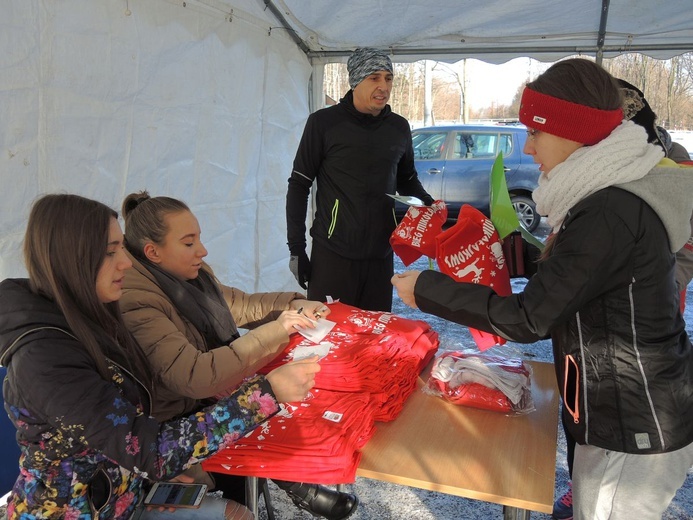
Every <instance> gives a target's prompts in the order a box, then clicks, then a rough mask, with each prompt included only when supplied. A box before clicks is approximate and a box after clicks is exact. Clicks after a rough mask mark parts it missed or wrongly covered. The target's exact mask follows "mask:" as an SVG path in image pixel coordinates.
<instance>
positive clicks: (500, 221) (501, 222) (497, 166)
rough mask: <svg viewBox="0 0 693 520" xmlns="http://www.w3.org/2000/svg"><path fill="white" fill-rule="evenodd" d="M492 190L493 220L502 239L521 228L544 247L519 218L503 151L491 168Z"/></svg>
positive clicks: (540, 246) (528, 236) (529, 237)
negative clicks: (508, 182) (508, 180)
mask: <svg viewBox="0 0 693 520" xmlns="http://www.w3.org/2000/svg"><path fill="white" fill-rule="evenodd" d="M489 186H490V191H491V193H490V194H489V201H490V208H491V222H493V225H494V227H495V228H496V231H498V235H499V236H500V238H501V240H502V239H504V238H505V237H507V236H508V235H509V234H510V233H512V232H513V231H516V230H519V231H520V233H521V234H522V237H523V238H524V239H525V240H526V241H527V242H529V243H530V244H534V245H535V246H537V247H538V248H539V249H544V243H543V242H541V241H540V240H539V239H538V238H537V237H535V236H534V235H532V233H530V232H529V231H527V229H526V228H525V227H524V226H523V225H521V224H520V220H519V219H518V218H517V213H516V212H515V208H514V207H513V204H512V202H511V201H510V194H509V193H508V184H507V183H506V182H505V171H504V170H503V152H500V153H499V154H498V156H497V157H496V161H495V162H494V163H493V168H491V182H489Z"/></svg>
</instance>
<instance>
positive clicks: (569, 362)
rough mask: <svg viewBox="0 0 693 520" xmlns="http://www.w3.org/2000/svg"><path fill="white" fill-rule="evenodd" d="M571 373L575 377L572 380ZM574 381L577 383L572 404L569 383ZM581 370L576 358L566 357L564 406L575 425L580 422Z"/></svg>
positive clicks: (568, 355) (573, 390)
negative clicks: (571, 380)
mask: <svg viewBox="0 0 693 520" xmlns="http://www.w3.org/2000/svg"><path fill="white" fill-rule="evenodd" d="M571 372H572V374H573V377H572V378H571V377H570V375H571ZM570 379H573V380H574V381H575V388H573V389H572V395H573V402H572V403H571V402H570V395H569V393H568V381H569V380H570ZM579 396H580V369H579V368H578V364H577V361H575V358H574V357H573V356H572V355H570V354H567V355H566V357H565V367H564V372H563V406H565V409H566V410H567V411H568V413H569V414H570V416H571V417H572V418H573V421H574V422H575V424H578V423H579V422H580V397H579Z"/></svg>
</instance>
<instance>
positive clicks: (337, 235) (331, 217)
mask: <svg viewBox="0 0 693 520" xmlns="http://www.w3.org/2000/svg"><path fill="white" fill-rule="evenodd" d="M315 179H317V192H316V212H315V220H314V222H313V226H312V228H311V230H310V234H311V236H312V237H313V240H315V241H317V242H319V243H320V244H322V245H323V246H325V247H327V248H328V249H330V250H332V251H334V252H335V253H337V254H339V255H342V256H344V257H347V258H353V259H377V258H384V257H386V256H387V255H388V254H389V253H390V251H391V249H390V242H389V239H390V235H391V234H392V231H393V230H394V229H395V226H396V221H395V217H394V200H393V199H392V198H390V197H388V196H387V194H388V193H389V194H395V192H397V193H399V194H401V195H414V196H416V197H419V198H421V199H422V200H423V201H424V202H426V203H431V202H433V199H432V198H431V196H430V195H428V193H426V191H425V190H424V189H423V187H422V186H421V183H420V182H419V178H418V176H417V174H416V169H415V168H414V152H413V149H412V141H411V131H410V129H409V124H408V123H407V120H406V119H404V118H403V117H401V116H399V115H397V114H395V113H393V112H392V111H391V110H390V106H389V105H386V106H385V108H384V109H383V111H382V112H381V113H380V114H379V115H378V116H375V117H374V116H372V115H370V114H363V113H361V112H359V111H358V110H356V108H355V107H354V103H353V95H352V91H349V92H347V94H346V96H344V98H343V99H341V100H340V102H339V104H338V105H335V106H333V107H329V108H324V109H322V110H318V111H317V112H314V113H313V114H311V115H310V116H309V117H308V121H307V122H306V126H305V129H304V131H303V137H302V138H301V143H300V145H299V147H298V151H297V152H296V158H295V159H294V165H293V171H292V173H291V177H290V178H289V188H288V192H287V196H286V226H287V234H288V244H289V250H290V251H291V253H292V254H294V255H296V254H299V253H300V252H301V251H305V248H306V225H305V222H306V211H307V208H308V195H309V192H310V187H311V185H312V183H313V181H314V180H315Z"/></svg>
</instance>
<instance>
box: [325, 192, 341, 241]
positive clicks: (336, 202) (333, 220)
mask: <svg viewBox="0 0 693 520" xmlns="http://www.w3.org/2000/svg"><path fill="white" fill-rule="evenodd" d="M338 214H339V199H335V200H334V205H333V206H332V216H331V218H330V227H329V229H328V230H327V238H328V239H329V238H332V233H334V228H335V227H336V226H337V215H338Z"/></svg>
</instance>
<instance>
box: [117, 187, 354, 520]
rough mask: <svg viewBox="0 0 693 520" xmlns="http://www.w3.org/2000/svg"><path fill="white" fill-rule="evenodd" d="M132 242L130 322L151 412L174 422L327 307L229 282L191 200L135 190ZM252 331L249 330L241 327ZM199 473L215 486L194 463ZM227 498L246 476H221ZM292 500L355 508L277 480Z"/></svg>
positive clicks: (343, 496)
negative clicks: (147, 376)
mask: <svg viewBox="0 0 693 520" xmlns="http://www.w3.org/2000/svg"><path fill="white" fill-rule="evenodd" d="M123 216H124V218H125V241H126V246H127V249H128V251H129V253H130V254H131V256H132V261H133V269H131V270H130V271H128V273H127V274H126V277H125V281H124V291H123V297H122V300H121V308H122V311H123V317H124V320H125V323H126V325H127V327H128V328H129V329H130V330H131V331H132V333H133V334H134V336H135V338H136V339H137V341H138V342H139V344H140V346H141V347H142V349H143V350H144V351H145V353H146V355H147V358H148V360H149V363H150V366H151V367H152V370H153V372H154V377H155V384H157V395H156V397H155V403H154V407H153V414H154V416H155V417H156V418H157V419H159V420H162V421H163V420H168V419H170V418H171V417H176V416H178V415H180V414H183V413H188V412H189V411H191V410H196V409H198V408H200V407H201V406H202V405H203V404H205V403H206V402H208V400H213V399H215V398H218V397H220V396H222V395H225V394H226V393H227V392H229V391H231V390H233V389H234V388H236V387H237V386H238V385H239V384H240V383H241V382H242V381H243V379H244V378H246V377H248V376H251V375H253V374H255V373H256V372H257V370H258V369H259V368H261V367H262V366H264V365H265V364H267V363H268V362H269V361H271V360H272V359H274V358H275V357H276V356H277V355H278V354H279V353H280V352H281V351H282V350H283V349H284V348H285V347H286V345H287V344H288V342H289V335H290V334H291V333H293V332H295V331H296V329H297V328H302V327H313V326H314V325H313V324H312V323H311V321H310V320H309V319H308V318H311V319H317V318H319V317H320V316H326V315H327V314H329V309H328V308H327V306H325V305H323V303H322V302H315V301H309V300H306V299H305V297H304V296H303V295H302V294H300V293H294V292H271V293H255V294H249V293H245V292H243V291H241V290H240V289H237V288H234V287H227V286H224V285H222V284H221V283H220V282H219V281H218V280H217V279H216V278H215V277H214V273H213V272H212V270H211V268H210V267H209V266H208V265H207V264H206V263H205V262H204V261H203V258H204V257H205V256H207V250H206V249H205V247H204V245H203V244H202V242H201V241H200V233H201V231H200V226H199V223H198V221H197V219H196V218H195V216H194V215H193V213H192V212H191V211H190V209H189V208H188V207H187V205H186V204H185V203H183V202H182V201H179V200H177V199H172V198H169V197H150V196H149V194H148V193H147V192H141V193H133V194H131V195H129V196H127V197H126V198H125V201H124V202H123ZM239 327H240V328H243V329H248V332H246V333H245V334H243V335H240V334H239V333H238V328H239ZM192 476H193V477H194V478H195V480H197V481H200V480H203V481H205V480H206V481H207V483H211V482H210V479H209V475H205V474H204V472H203V471H202V470H201V468H199V467H197V468H194V475H192ZM214 479H215V480H216V488H217V489H220V490H222V491H223V492H224V496H225V497H226V496H233V497H234V498H235V499H237V500H239V501H242V499H243V494H242V492H243V489H244V486H243V480H242V479H241V478H238V477H230V476H228V475H220V474H214ZM274 482H275V483H276V484H277V485H278V486H279V487H281V488H282V489H284V490H285V491H286V492H287V493H288V494H289V496H290V497H291V498H292V500H293V501H294V503H295V504H296V505H297V506H299V507H301V508H303V509H306V510H308V511H309V512H311V513H313V514H314V515H318V516H322V517H325V518H328V519H332V520H339V519H344V518H347V517H348V516H350V515H351V514H352V513H353V512H354V511H355V510H356V507H357V505H358V500H357V498H356V497H355V496H354V495H352V494H349V493H341V492H338V491H335V490H333V489H330V488H327V487H323V486H317V485H311V484H302V483H293V482H283V481H276V480H275V481H274Z"/></svg>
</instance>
